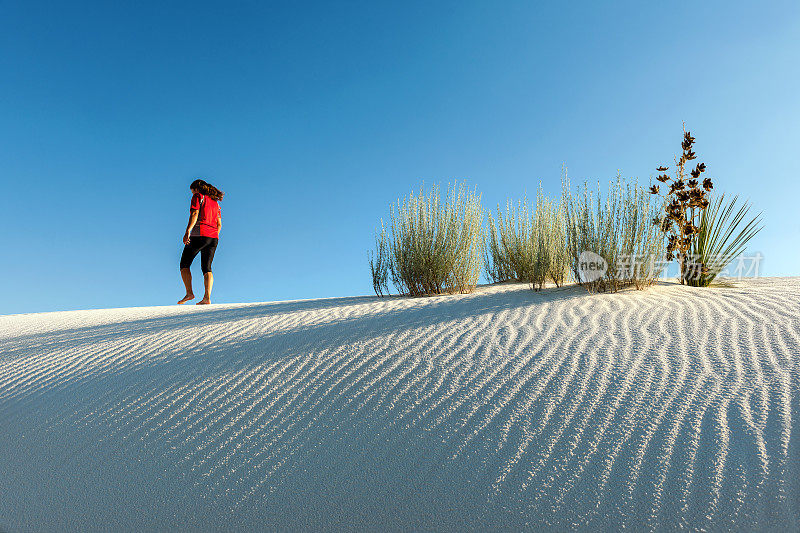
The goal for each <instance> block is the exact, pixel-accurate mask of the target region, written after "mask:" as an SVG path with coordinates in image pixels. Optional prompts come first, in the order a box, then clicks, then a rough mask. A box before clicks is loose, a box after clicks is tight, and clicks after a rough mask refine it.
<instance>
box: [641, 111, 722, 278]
mask: <svg viewBox="0 0 800 533" xmlns="http://www.w3.org/2000/svg"><path fill="white" fill-rule="evenodd" d="M694 141H695V139H694V137H692V135H691V133H690V132H688V131H686V126H685V125H684V128H683V142H681V149H682V150H683V151H682V153H681V156H680V158H678V159H676V160H675V163H676V171H675V177H671V176H670V175H669V174H666V171H667V170H668V169H669V167H666V166H664V165H661V166H659V167H658V168H657V169H656V170H657V171H658V172H661V174H659V175H658V177H656V179H657V180H658V181H659V182H661V183H664V184H667V183H669V190H668V191H667V192H666V193H663V194H662V193H661V190H660V189H661V188H660V186H659V185H651V186H650V193H651V194H654V195H659V196H661V197H662V198H663V199H664V216H657V217H654V218H653V224H654V225H655V226H658V227H659V228H661V231H663V232H664V233H665V234H666V235H667V236H668V239H669V243H668V244H667V256H666V257H667V260H669V261H671V260H672V259H673V258H676V259H677V260H678V263H679V264H680V279H681V284H684V283H685V282H686V279H687V277H688V276H689V274H690V273H696V274H693V276H695V277H696V276H697V275H703V274H705V273H707V272H708V265H706V264H704V263H702V262H699V263H695V262H693V261H692V258H691V257H690V250H691V249H692V248H693V247H694V246H695V240H696V236H697V232H698V229H699V226H700V220H701V218H702V216H703V213H704V212H705V210H706V208H707V207H708V205H709V202H708V198H706V193H707V192H708V191H710V190H711V189H713V188H714V184H713V182H712V181H711V178H705V179H704V180H703V181H702V183H701V182H700V177H701V175H702V174H703V173H704V172H705V170H706V165H705V163H698V164H697V165H696V166H695V168H694V169H692V170H691V171H690V175H691V178H689V177H688V176H687V175H686V164H687V163H688V162H689V161H693V160H694V159H696V158H697V154H695V152H694V151H693V150H692V147H693V145H694Z"/></svg>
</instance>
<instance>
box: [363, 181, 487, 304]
mask: <svg viewBox="0 0 800 533" xmlns="http://www.w3.org/2000/svg"><path fill="white" fill-rule="evenodd" d="M483 217H484V213H483V208H482V207H481V197H480V195H479V194H477V192H476V191H474V190H469V189H467V188H466V186H465V185H463V184H461V185H457V186H455V185H454V186H453V188H452V189H451V190H448V192H447V196H446V197H445V199H444V200H442V198H441V194H440V192H439V189H438V188H437V187H433V188H432V189H431V190H430V191H429V192H428V193H427V194H426V193H425V191H424V189H420V192H419V194H417V195H414V193H413V192H412V194H410V195H409V196H408V197H407V198H405V199H403V200H398V202H397V205H396V206H392V207H391V208H390V213H389V218H390V226H389V230H388V231H387V230H386V229H384V228H383V227H382V228H381V232H380V233H379V234H378V235H377V237H376V244H375V247H376V249H375V251H374V252H373V253H372V254H371V255H370V271H371V272H372V280H373V287H374V288H375V293H376V294H378V295H382V294H383V293H384V292H386V293H388V279H389V277H390V276H391V279H392V283H393V284H394V286H395V288H396V289H397V290H398V292H399V293H400V294H404V295H409V296H421V295H426V294H443V293H456V292H458V293H468V292H472V291H473V290H474V289H475V286H476V285H477V283H478V277H479V276H480V271H481V255H482V252H483Z"/></svg>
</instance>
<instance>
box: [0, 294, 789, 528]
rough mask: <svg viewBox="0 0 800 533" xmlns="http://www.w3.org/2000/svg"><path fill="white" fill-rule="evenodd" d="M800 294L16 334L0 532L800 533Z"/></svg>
mask: <svg viewBox="0 0 800 533" xmlns="http://www.w3.org/2000/svg"><path fill="white" fill-rule="evenodd" d="M799 417H800V278H767V279H762V280H754V281H748V282H742V283H739V284H737V285H736V286H735V287H733V288H711V289H692V288H688V287H681V286H678V285H675V284H664V285H660V286H658V287H654V288H652V289H650V290H647V291H644V292H638V291H626V292H623V293H618V294H614V295H606V294H599V295H586V294H585V293H584V292H583V291H582V290H580V289H579V288H576V287H567V288H564V289H548V290H546V291H544V292H542V293H534V292H532V291H529V290H527V289H526V288H524V287H523V286H520V285H504V286H495V287H484V288H480V289H479V291H478V292H477V293H475V294H472V295H467V296H449V297H437V298H424V299H404V298H389V299H377V298H342V299H327V300H313V301H296V302H278V303H266V304H247V305H241V304H240V305H216V306H211V307H206V308H198V307H196V306H190V307H177V306H171V307H155V308H135V309H115V310H103V311H77V312H63V313H43V314H33V315H14V316H5V317H0V480H1V482H0V529H2V530H10V531H18V530H36V531H42V530H87V529H88V530H96V529H106V530H108V529H111V530H119V529H124V530H141V529H167V528H199V529H218V528H222V527H228V528H240V529H249V528H257V529H265V528H268V529H271V528H287V527H288V528H307V529H308V528H314V529H316V528H319V527H323V528H344V527H354V528H359V529H364V528H371V529H385V528H390V529H397V528H401V529H410V528H437V529H444V530H459V529H462V528H465V527H467V528H472V529H474V528H500V527H512V528H519V527H525V526H527V527H550V528H553V529H571V528H578V529H585V530H595V531H598V530H608V529H618V528H621V527H623V526H624V527H626V528H632V529H634V530H649V529H657V528H662V529H663V528H666V529H674V528H678V527H688V528H692V529H695V528H698V529H699V528H710V529H712V530H726V529H735V530H752V529H773V530H783V531H797V530H798V529H800V528H799V522H798V520H799V519H798V516H799V515H800V436H799V435H800V418H799Z"/></svg>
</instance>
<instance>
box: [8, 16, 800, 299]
mask: <svg viewBox="0 0 800 533" xmlns="http://www.w3.org/2000/svg"><path fill="white" fill-rule="evenodd" d="M649 4H650V3H647V4H645V3H634V2H630V3H615V4H613V6H612V5H607V3H604V2H585V3H581V2H574V3H557V2H553V3H549V4H540V3H534V2H472V1H459V2H435V3H431V2H418V3H417V2H402V3H393V4H389V3H382V2H319V3H316V2H281V3H278V2H219V3H207V2H185V3H179V2H169V3H165V2H136V3H133V2H131V3H121V2H59V3H55V2H53V3H51V2H30V1H26V2H0V13H2V16H0V118H1V119H0V182H1V185H0V186H1V187H2V190H3V192H4V193H5V194H4V203H3V204H4V205H3V208H2V209H3V218H4V220H5V223H4V227H5V236H4V238H3V251H2V261H0V280H1V281H0V284H1V285H0V287H2V289H1V292H0V314H8V313H23V312H37V311H51V310H67V309H84V308H104V307H128V306H147V305H162V304H171V303H174V301H176V300H177V299H178V298H179V297H180V296H181V294H182V287H181V283H180V279H179V275H178V266H177V264H178V258H179V256H180V252H181V249H182V244H181V242H180V238H181V236H182V234H183V230H184V227H185V224H186V218H187V215H188V213H187V209H188V202H189V198H190V193H189V190H188V185H189V183H190V182H191V181H192V180H193V179H194V178H196V177H203V178H205V179H207V180H208V181H210V182H211V183H213V184H215V185H217V186H218V187H219V188H221V189H222V190H224V191H225V192H226V198H225V200H224V202H223V203H222V209H223V219H224V228H223V233H222V236H221V239H220V245H219V248H218V251H217V256H216V259H215V264H214V271H215V275H216V278H217V284H216V288H215V292H214V300H215V301H216V302H246V301H267V300H280V299H297V298H314V297H327V296H345V295H359V294H369V293H370V292H371V283H370V278H369V271H368V267H367V262H366V254H367V250H368V249H369V248H370V247H371V246H372V242H373V232H374V230H375V227H376V225H377V224H378V223H379V220H380V218H381V217H385V216H386V214H387V212H388V205H389V203H391V202H393V201H395V200H396V199H397V198H398V197H400V196H403V195H406V194H408V192H409V191H410V190H411V189H412V188H413V189H416V188H418V187H419V185H420V184H421V183H422V182H423V180H424V181H425V183H440V184H443V185H446V184H447V183H448V182H453V181H455V180H465V181H466V182H467V183H468V184H470V185H472V186H477V188H478V190H479V191H480V192H481V193H482V194H483V201H484V205H485V206H487V207H492V206H495V205H496V204H497V203H498V202H503V203H504V202H505V200H506V198H509V197H510V198H515V199H516V198H519V197H520V196H522V195H523V194H525V193H526V192H527V193H528V194H529V195H530V194H532V193H533V192H535V190H536V187H537V184H538V183H539V180H541V181H542V183H543V186H544V188H545V190H546V191H547V192H550V193H552V194H558V192H559V188H560V174H561V168H562V165H566V166H567V167H568V169H569V174H570V177H571V179H572V180H573V182H575V181H580V180H583V179H588V180H590V181H592V182H595V181H596V180H598V179H599V180H601V181H603V182H605V181H606V180H608V179H611V178H613V177H614V176H615V175H616V174H617V172H618V171H619V172H620V173H621V174H622V175H623V176H629V177H635V178H638V179H639V180H640V182H642V183H647V182H648V181H649V179H650V177H651V176H652V175H653V174H654V168H655V167H656V166H657V165H658V164H660V163H662V162H667V163H669V162H670V161H671V159H672V157H673V155H674V154H676V153H677V152H678V150H679V143H680V138H681V122H682V121H686V124H687V127H688V128H689V129H690V130H691V131H692V133H693V134H694V135H695V136H696V138H697V143H696V151H697V152H698V154H699V156H700V160H701V161H704V162H706V164H707V166H708V172H709V175H710V176H711V177H713V178H714V179H715V183H716V188H717V190H719V191H726V192H730V193H738V194H741V195H743V196H745V197H747V198H749V199H750V200H751V201H752V203H753V204H754V206H755V208H756V209H757V210H761V211H763V212H764V221H765V225H766V228H765V230H764V231H763V232H762V233H761V234H760V235H759V236H758V237H757V238H756V239H755V240H754V241H753V242H752V244H751V246H750V249H751V250H754V251H756V250H757V251H760V252H761V253H763V255H764V258H765V259H764V264H763V268H764V272H765V273H766V274H768V275H799V274H800V253H799V252H798V249H797V242H798V237H797V236H798V234H800V223H799V222H798V216H797V213H798V209H799V208H798V201H797V200H798V194H800V185H798V177H797V175H798V155H797V154H798V141H800V69H798V68H797V64H798V60H799V59H800V39H798V38H797V36H798V35H800V7H798V4H797V3H795V2H770V3H749V2H741V3H738V2H703V3H702V5H700V4H701V3H696V2H670V3H659V4H655V3H653V5H649ZM198 278H199V265H198V264H197V263H196V264H195V280H196V284H197V285H198V286H199V283H197V282H198V281H199V279H198ZM198 290H199V288H198V289H196V291H195V292H197V291H198Z"/></svg>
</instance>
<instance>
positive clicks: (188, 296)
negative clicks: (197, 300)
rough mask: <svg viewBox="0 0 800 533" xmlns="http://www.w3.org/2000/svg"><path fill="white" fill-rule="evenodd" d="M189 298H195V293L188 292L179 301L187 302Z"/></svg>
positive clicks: (181, 302) (180, 302)
mask: <svg viewBox="0 0 800 533" xmlns="http://www.w3.org/2000/svg"><path fill="white" fill-rule="evenodd" d="M189 300H194V294H187V295H186V296H184V297H183V298H181V299H180V300H178V303H179V304H185V303H186V302H188V301H189Z"/></svg>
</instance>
